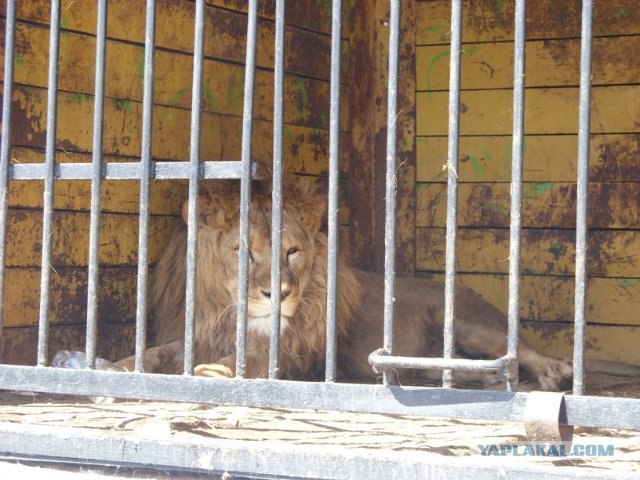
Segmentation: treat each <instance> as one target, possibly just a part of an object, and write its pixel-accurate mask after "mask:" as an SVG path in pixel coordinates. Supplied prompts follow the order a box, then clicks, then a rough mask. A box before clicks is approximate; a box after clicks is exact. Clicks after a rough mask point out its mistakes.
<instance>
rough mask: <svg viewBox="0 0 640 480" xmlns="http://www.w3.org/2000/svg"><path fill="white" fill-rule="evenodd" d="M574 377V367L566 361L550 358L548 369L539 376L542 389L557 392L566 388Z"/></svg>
mask: <svg viewBox="0 0 640 480" xmlns="http://www.w3.org/2000/svg"><path fill="white" fill-rule="evenodd" d="M572 378H573V368H572V367H571V365H569V364H568V363H566V362H563V361H562V360H557V359H549V361H548V363H547V365H546V369H545V370H544V371H543V372H542V373H541V374H540V375H539V376H538V383H539V384H540V388H541V389H542V390H546V391H550V392H557V391H559V390H563V389H566V387H567V385H568V384H569V383H570V381H571V379H572Z"/></svg>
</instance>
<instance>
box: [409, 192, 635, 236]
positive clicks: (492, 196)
mask: <svg viewBox="0 0 640 480" xmlns="http://www.w3.org/2000/svg"><path fill="white" fill-rule="evenodd" d="M522 195H523V198H522V200H523V201H522V225H523V227H525V228H574V227H575V223H576V185H575V183H551V182H545V183H524V184H523V192H522ZM638 198H640V183H636V182H628V183H625V182H618V183H591V184H590V185H589V209H588V225H589V228H599V229H604V228H624V229H632V228H636V227H637V225H639V224H640V206H639V205H638ZM446 199H447V186H446V184H444V183H429V184H419V185H418V203H417V222H416V225H417V226H419V227H444V226H445V220H446V201H447V200H446ZM458 207H459V210H458V212H459V213H458V224H459V225H460V226H464V227H503V228H508V227H509V223H510V214H511V212H510V208H511V193H510V184H507V183H461V184H460V185H459V195H458Z"/></svg>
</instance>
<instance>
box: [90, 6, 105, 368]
mask: <svg viewBox="0 0 640 480" xmlns="http://www.w3.org/2000/svg"><path fill="white" fill-rule="evenodd" d="M106 41H107V0H99V1H98V26H97V33H96V80H95V92H94V94H95V98H94V110H93V156H92V159H91V164H92V173H91V213H90V217H89V273H88V277H89V278H88V285H87V342H86V343H87V346H86V353H87V367H88V368H95V362H96V338H97V330H98V251H99V246H100V186H101V184H102V124H103V117H104V76H105V51H106Z"/></svg>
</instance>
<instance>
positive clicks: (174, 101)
mask: <svg viewBox="0 0 640 480" xmlns="http://www.w3.org/2000/svg"><path fill="white" fill-rule="evenodd" d="M205 87H206V85H205ZM186 93H187V87H183V88H181V89H180V90H176V91H175V92H174V93H172V94H171V96H170V97H169V98H168V99H167V103H168V104H169V105H172V106H175V105H178V104H179V103H180V101H181V100H182V97H184V96H185V94H186Z"/></svg>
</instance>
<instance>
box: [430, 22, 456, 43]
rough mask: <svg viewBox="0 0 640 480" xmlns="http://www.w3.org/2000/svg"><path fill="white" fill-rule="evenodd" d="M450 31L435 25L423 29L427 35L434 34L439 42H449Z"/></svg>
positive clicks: (446, 27)
mask: <svg viewBox="0 0 640 480" xmlns="http://www.w3.org/2000/svg"><path fill="white" fill-rule="evenodd" d="M450 30H451V29H450V28H449V27H448V26H442V25H435V26H433V27H425V29H424V31H425V32H429V33H435V34H436V35H438V37H439V38H440V40H445V41H447V42H448V41H450V40H451V34H450V33H449V31H450Z"/></svg>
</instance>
